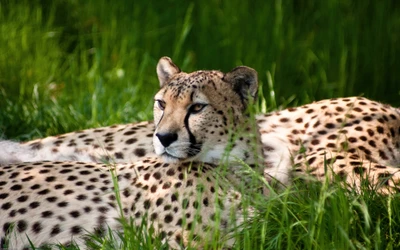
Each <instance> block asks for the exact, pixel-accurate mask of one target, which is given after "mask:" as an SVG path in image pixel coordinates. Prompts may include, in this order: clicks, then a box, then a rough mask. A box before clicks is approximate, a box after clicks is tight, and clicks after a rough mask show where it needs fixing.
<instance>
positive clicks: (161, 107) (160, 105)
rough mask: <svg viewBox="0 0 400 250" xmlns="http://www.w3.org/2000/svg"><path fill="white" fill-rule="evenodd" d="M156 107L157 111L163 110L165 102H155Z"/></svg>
mask: <svg viewBox="0 0 400 250" xmlns="http://www.w3.org/2000/svg"><path fill="white" fill-rule="evenodd" d="M156 103H157V106H158V108H159V109H161V110H164V109H165V102H164V101H162V100H156Z"/></svg>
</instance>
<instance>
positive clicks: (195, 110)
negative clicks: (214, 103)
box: [189, 103, 207, 114]
mask: <svg viewBox="0 0 400 250" xmlns="http://www.w3.org/2000/svg"><path fill="white" fill-rule="evenodd" d="M206 106H207V104H204V103H195V104H193V105H192V106H190V108H189V112H190V113H191V114H197V113H199V112H200V111H202V110H203V109H204V108H205V107H206Z"/></svg>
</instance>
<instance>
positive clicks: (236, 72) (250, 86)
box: [223, 66, 258, 104]
mask: <svg viewBox="0 0 400 250" xmlns="http://www.w3.org/2000/svg"><path fill="white" fill-rule="evenodd" d="M223 80H224V81H226V82H229V83H231V84H232V88H233V90H234V91H235V92H236V93H238V94H239V96H240V98H241V99H242V101H243V102H244V103H245V104H247V103H248V99H249V97H251V98H252V99H253V100H255V99H256V97H257V91H258V76H257V71H255V70H254V69H252V68H249V67H246V66H239V67H236V68H234V69H233V70H232V71H231V72H228V73H226V74H225V76H224V78H223Z"/></svg>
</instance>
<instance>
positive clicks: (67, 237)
mask: <svg viewBox="0 0 400 250" xmlns="http://www.w3.org/2000/svg"><path fill="white" fill-rule="evenodd" d="M110 171H111V172H113V173H114V176H116V178H117V179H118V186H119V190H118V191H117V193H118V194H119V196H120V200H121V209H122V212H121V210H120V208H119V207H118V202H117V198H116V193H115V189H114V185H113V180H112V178H111V173H110ZM227 183H228V182H227V181H226V180H225V179H224V178H223V177H222V176H219V175H217V174H216V170H215V168H214V166H213V165H202V164H199V163H193V164H190V163H183V164H181V163H171V164H170V163H162V161H160V160H159V159H158V158H145V159H143V160H142V161H138V162H135V163H130V164H115V165H104V164H99V163H83V162H35V163H22V164H15V165H9V166H2V167H0V239H1V241H0V246H1V247H3V246H8V248H9V249H22V248H24V247H29V241H28V237H29V240H30V241H31V242H32V243H33V244H34V245H35V246H36V247H39V246H42V245H44V244H46V245H49V244H59V243H61V244H63V245H68V244H71V240H73V241H74V243H76V244H77V245H78V246H80V247H81V249H84V248H82V247H84V246H85V245H84V237H82V236H83V235H85V234H87V233H95V234H100V235H101V234H103V235H104V234H108V231H107V230H108V227H109V228H110V229H112V230H115V231H119V230H121V229H122V225H121V224H120V222H119V219H118V218H120V216H121V214H122V216H123V217H125V218H126V219H127V222H128V223H129V221H130V219H131V218H132V219H133V223H134V225H137V226H140V225H141V224H142V222H143V221H145V222H147V223H148V226H149V227H150V225H152V226H153V227H154V229H155V232H156V234H158V235H160V237H162V238H163V239H164V240H165V241H166V242H168V244H169V245H170V246H171V247H172V248H174V249H180V246H181V245H183V246H187V245H191V246H193V247H201V246H204V244H206V243H207V239H208V241H209V239H210V238H211V235H213V234H214V235H215V234H216V233H215V231H217V232H218V233H219V234H220V235H222V236H224V235H225V236H226V233H228V232H229V230H231V229H233V227H234V226H235V224H236V223H238V224H239V223H241V221H243V219H244V218H245V216H246V213H247V211H244V210H243V207H244V206H243V204H242V201H241V196H240V194H239V193H237V192H235V191H234V190H232V189H231V188H230V185H228V184H227Z"/></svg>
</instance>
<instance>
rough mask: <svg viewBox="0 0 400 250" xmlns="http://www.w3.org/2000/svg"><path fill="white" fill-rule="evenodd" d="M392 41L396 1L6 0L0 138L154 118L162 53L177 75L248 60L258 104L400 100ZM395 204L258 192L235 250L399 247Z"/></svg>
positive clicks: (396, 29)
mask: <svg viewBox="0 0 400 250" xmlns="http://www.w3.org/2000/svg"><path fill="white" fill-rule="evenodd" d="M399 42H400V4H399V3H398V2H397V1H373V0H364V1H345V0H326V1H318V0H307V1H305V0H302V1H279V0H275V1H238V0H231V1H222V0H211V1H207V2H205V1H199V0H196V1H174V0H165V1H140V0H138V1H128V0H125V1H122V0H121V1H104V0H87V1H77V0H60V1H52V0H21V1H11V0H10V1H8V0H1V1H0V137H3V138H8V139H17V140H28V139H32V138H37V137H44V136H48V135H54V134H59V133H64V132H68V131H72V130H76V129H82V128H89V127H95V126H103V125H110V124H114V123H127V122H134V121H139V120H149V119H152V105H153V101H152V95H153V94H154V93H155V91H156V90H157V88H158V82H157V77H156V74H155V65H156V63H157V61H158V59H159V58H160V57H161V56H164V55H167V56H170V57H171V58H173V60H174V61H175V62H176V63H177V64H178V65H179V66H181V68H182V69H183V70H185V71H192V70H196V69H221V70H223V71H228V70H230V69H231V68H233V67H235V66H238V65H247V66H250V67H253V68H255V69H256V70H257V71H258V72H259V78H260V83H261V85H262V92H263V94H264V96H265V99H261V100H260V105H259V107H258V109H259V110H261V111H266V110H274V109H278V108H285V107H288V106H296V105H300V104H304V103H308V102H311V101H314V100H319V99H323V98H330V97H339V96H350V95H364V96H366V97H368V98H372V99H376V100H378V101H382V102H386V103H389V104H392V105H394V106H400V70H398V69H399V65H400V46H399ZM257 197H258V196H257ZM398 200H399V199H398V198H396V197H384V196H380V195H377V194H375V193H374V192H370V191H365V192H362V194H361V195H359V194H356V193H352V192H349V191H346V190H345V189H343V188H341V187H339V186H335V185H334V186H321V185H312V184H302V183H300V184H299V185H295V186H294V187H293V188H292V189H290V190H287V191H286V192H284V193H283V194H280V195H277V196H273V197H272V198H270V199H269V200H266V199H265V198H264V197H261V196H260V197H258V198H257V199H254V203H255V204H253V205H255V206H257V207H258V208H259V211H261V212H260V213H259V214H258V215H257V216H256V218H255V219H254V221H252V222H251V223H249V225H247V226H248V229H247V230H244V231H241V233H240V234H239V235H238V236H237V237H238V238H240V239H241V240H240V243H238V245H237V246H236V247H237V249H284V248H287V249H295V248H298V249H372V248H375V249H383V248H387V249H393V248H398V247H399V242H400V235H399V232H400V230H399V229H400V218H399V217H400V211H399V207H400V206H399V205H400V204H399V201H398ZM126 235H128V236H132V235H134V237H133V236H132V237H131V238H129V239H130V241H129V242H131V241H135V242H136V241H137V239H139V241H140V240H144V241H143V242H145V243H143V244H139V243H138V244H136V243H130V245H129V244H128V246H135V247H134V248H135V249H139V247H142V248H144V249H149V248H152V247H154V246H160V245H157V244H158V243H154V244H155V245H154V244H153V242H152V239H151V237H150V238H149V237H148V235H145V236H143V235H141V234H140V233H137V231H135V232H134V233H130V234H126ZM138 235H139V236H138ZM135 244H136V245H135Z"/></svg>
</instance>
